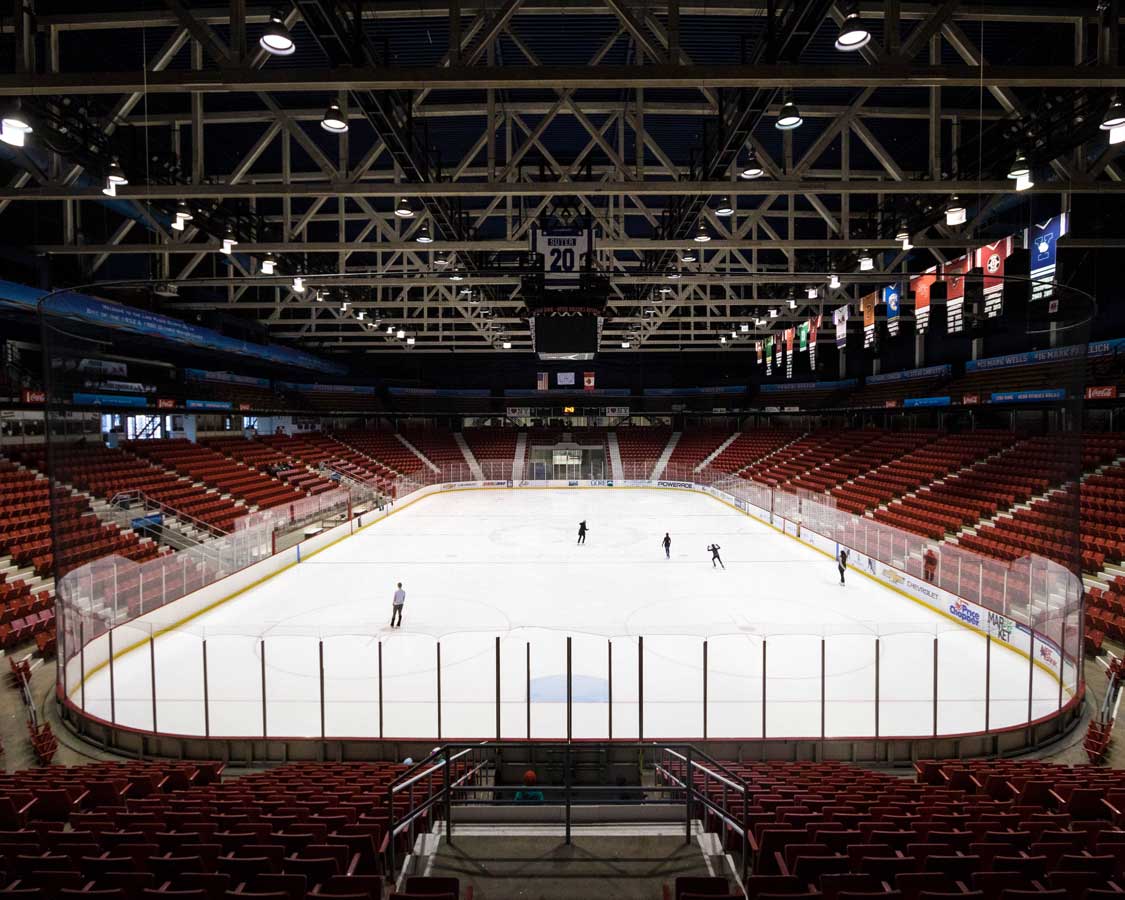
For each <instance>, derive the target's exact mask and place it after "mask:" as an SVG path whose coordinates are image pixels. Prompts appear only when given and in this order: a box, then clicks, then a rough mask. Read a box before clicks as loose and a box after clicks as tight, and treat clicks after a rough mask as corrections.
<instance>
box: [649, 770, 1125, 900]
mask: <svg viewBox="0 0 1125 900" xmlns="http://www.w3.org/2000/svg"><path fill="white" fill-rule="evenodd" d="M726 766H727V768H729V769H730V770H733V771H734V772H735V773H736V774H737V775H738V776H739V777H741V778H742V779H743V780H744V781H745V782H746V783H747V784H748V786H749V788H748V793H747V797H746V806H745V807H744V806H743V796H742V792H741V791H740V790H739V791H735V790H732V789H730V788H728V787H727V786H726V785H724V784H722V783H719V782H718V781H717V780H715V779H711V780H710V782H709V783H707V784H706V785H705V783H704V775H703V773H702V772H699V771H698V770H697V771H696V772H695V775H694V783H695V786H696V787H697V788H698V789H705V790H706V791H707V792H708V793H709V795H710V797H711V799H712V800H713V801H714V802H715V803H716V804H717V805H719V806H720V807H723V806H724V804H725V806H726V810H727V819H726V821H724V818H723V817H721V816H719V815H717V814H715V813H713V812H711V811H706V810H700V811H699V814H700V815H701V816H704V817H705V826H706V828H707V830H710V831H714V832H716V833H719V834H723V835H725V846H726V847H727V848H728V849H730V850H734V851H735V852H737V851H738V850H739V849H740V848H741V843H742V842H741V838H740V837H739V836H738V835H736V834H734V833H732V831H731V829H730V828H729V824H730V822H732V821H733V822H739V823H741V822H743V821H744V822H745V825H746V828H747V830H748V834H749V841H750V851H751V854H752V861H751V872H752V874H750V875H749V876H748V878H747V881H746V884H745V888H746V896H747V897H749V898H757V897H764V896H766V895H768V896H769V897H771V898H773V897H781V896H784V895H795V896H800V897H812V896H816V897H824V898H830V897H831V898H833V900H835V897H836V895H837V894H839V896H840V898H841V900H844V898H854V900H859V898H866V900H879V898H894V900H919V898H921V900H938V898H942V900H954V898H956V897H965V898H972V900H1025V898H1027V900H1030V898H1033V897H1035V896H1036V894H1038V895H1039V896H1041V897H1042V898H1043V900H1048V898H1050V900H1056V898H1058V900H1081V898H1083V897H1086V898H1087V900H1089V898H1092V897H1095V896H1096V897H1098V898H1099V900H1101V898H1102V897H1108V896H1113V894H1112V893H1111V892H1117V891H1120V883H1121V880H1122V876H1123V875H1125V852H1123V851H1125V828H1123V826H1125V822H1123V820H1122V817H1121V810H1122V809H1123V808H1125V807H1123V806H1122V804H1123V802H1125V772H1123V771H1121V770H1112V769H1105V768H1100V767H1096V766H1092V765H1091V766H1074V767H1065V766H1057V765H1052V764H1050V763H1044V762H1038V761H1033V762H1026V761H1008V760H991V761H990V760H983V761H961V760H952V761H948V762H932V761H922V762H919V763H916V764H915V769H916V777H915V779H914V780H913V781H911V780H906V779H903V778H901V777H898V776H896V775H891V774H888V773H881V772H873V771H869V770H864V769H860V768H857V767H852V766H848V765H846V764H844V763H815V762H807V763H771V762H755V763H739V762H729V763H726ZM669 769H670V772H669V773H668V774H663V773H660V774H662V775H663V777H662V780H663V781H664V782H665V783H669V782H670V781H671V779H672V778H673V777H675V778H681V779H682V778H683V777H684V767H683V764H682V763H680V764H672V765H670V766H669ZM684 880H685V881H686V880H687V879H684ZM701 887H702V885H701ZM720 887H721V886H720ZM1091 889H1093V890H1098V889H1101V890H1104V891H1105V892H1106V893H1105V894H1101V893H1099V894H1094V893H1087V891H1088V890H1091ZM715 890H716V892H717V891H718V888H716V889H715ZM841 891H844V892H847V893H839V892H841ZM1012 891H1029V892H1030V893H1027V894H1018V893H1016V894H1014V893H1011V892H1012ZM707 893H711V891H708V892H707ZM730 895H737V896H742V894H741V892H740V891H738V890H737V888H735V889H731V891H730V894H727V893H722V894H720V896H724V897H726V896H730ZM666 896H668V894H666ZM688 896H692V897H695V896H703V894H699V895H696V894H694V893H692V894H689V895H688ZM1116 896H1125V895H1121V894H1117V895H1116Z"/></svg>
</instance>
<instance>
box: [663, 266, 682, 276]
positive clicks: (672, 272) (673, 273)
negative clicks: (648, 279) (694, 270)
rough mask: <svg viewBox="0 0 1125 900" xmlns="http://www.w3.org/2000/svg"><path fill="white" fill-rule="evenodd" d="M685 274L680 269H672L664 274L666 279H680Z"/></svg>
mask: <svg viewBox="0 0 1125 900" xmlns="http://www.w3.org/2000/svg"><path fill="white" fill-rule="evenodd" d="M683 274H684V273H683V272H681V271H680V270H679V269H672V268H670V269H668V271H667V272H665V273H664V275H665V277H666V278H680V277H682V276H683Z"/></svg>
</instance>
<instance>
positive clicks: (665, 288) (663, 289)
mask: <svg viewBox="0 0 1125 900" xmlns="http://www.w3.org/2000/svg"><path fill="white" fill-rule="evenodd" d="M660 293H662V294H670V293H672V289H671V288H670V287H668V285H663V286H662V287H661V288H660Z"/></svg>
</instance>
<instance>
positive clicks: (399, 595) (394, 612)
mask: <svg viewBox="0 0 1125 900" xmlns="http://www.w3.org/2000/svg"><path fill="white" fill-rule="evenodd" d="M405 605H406V591H404V590H403V589H402V582H401V581H400V582H399V583H398V590H396V591H395V596H394V599H393V600H392V601H391V628H394V627H395V617H396V616H397V617H398V625H399V627H400V628H401V627H402V608H403V606H405Z"/></svg>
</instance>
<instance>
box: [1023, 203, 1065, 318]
mask: <svg viewBox="0 0 1125 900" xmlns="http://www.w3.org/2000/svg"><path fill="white" fill-rule="evenodd" d="M1069 220H1070V217H1069V216H1068V215H1067V214H1066V213H1059V214H1058V215H1057V216H1052V217H1051V218H1049V219H1048V220H1047V221H1046V222H1042V223H1033V224H1032V226H1031V228H1029V229H1026V230H1025V231H1024V233H1023V234H1024V244H1025V246H1026V247H1027V249H1028V250H1030V251H1031V300H1032V302H1033V303H1034V302H1035V301H1036V300H1046V299H1047V298H1048V297H1050V296H1051V295H1052V294H1053V293H1054V292H1055V265H1056V262H1057V256H1058V241H1059V238H1061V237H1062V236H1063V235H1064V234H1066V233H1067V231H1068V230H1069V225H1070V221H1069Z"/></svg>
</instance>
